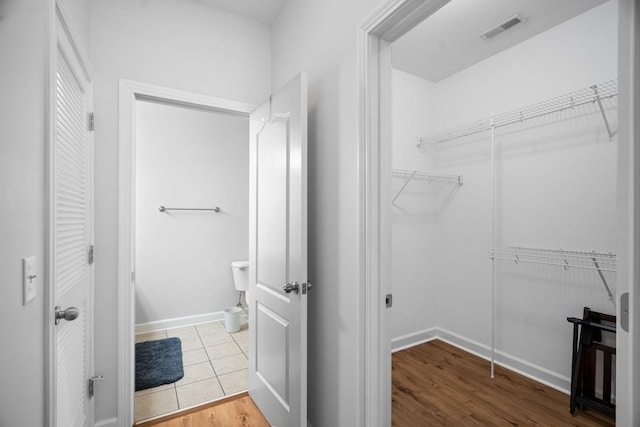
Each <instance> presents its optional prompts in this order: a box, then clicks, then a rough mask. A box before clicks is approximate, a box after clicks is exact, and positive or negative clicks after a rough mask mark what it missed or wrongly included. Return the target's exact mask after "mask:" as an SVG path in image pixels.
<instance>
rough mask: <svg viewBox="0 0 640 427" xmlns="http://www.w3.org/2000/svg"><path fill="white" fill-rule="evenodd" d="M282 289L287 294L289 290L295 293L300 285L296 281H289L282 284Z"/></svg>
mask: <svg viewBox="0 0 640 427" xmlns="http://www.w3.org/2000/svg"><path fill="white" fill-rule="evenodd" d="M283 289H284V291H285V292H286V293H288V294H290V293H291V292H293V293H295V294H297V293H298V290H299V289H300V285H299V284H298V282H291V283H287V284H286V285H284V288H283Z"/></svg>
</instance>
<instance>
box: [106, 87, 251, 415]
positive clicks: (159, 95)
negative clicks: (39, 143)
mask: <svg viewBox="0 0 640 427" xmlns="http://www.w3.org/2000/svg"><path fill="white" fill-rule="evenodd" d="M119 90H120V94H119V95H120V98H119V119H118V125H119V138H118V140H119V142H118V150H119V166H120V168H119V173H118V185H119V189H118V203H119V206H118V420H119V421H120V425H122V426H130V425H133V390H134V386H133V384H134V379H135V375H134V372H135V371H134V363H135V358H134V333H135V326H134V322H135V317H134V294H133V289H134V288H133V286H134V281H133V272H134V265H135V264H134V235H135V232H134V218H135V217H134V201H135V192H134V188H135V169H134V168H135V144H136V141H135V129H136V127H135V125H136V101H138V100H153V101H158V102H162V103H165V104H171V105H178V106H185V107H192V108H198V109H204V110H211V111H218V112H223V113H227V114H236V115H241V116H246V117H248V116H249V114H250V113H251V112H252V111H253V110H254V109H255V106H254V105H251V104H245V103H241V102H235V101H229V100H226V99H222V98H215V97H211V96H207V95H201V94H197V93H192V92H185V91H182V90H177V89H170V88H166V87H160V86H155V85H150V84H147V83H141V82H136V81H132V80H125V79H121V80H120V89H119Z"/></svg>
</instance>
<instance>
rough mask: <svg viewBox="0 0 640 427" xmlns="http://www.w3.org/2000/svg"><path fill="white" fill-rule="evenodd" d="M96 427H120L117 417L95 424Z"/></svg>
mask: <svg viewBox="0 0 640 427" xmlns="http://www.w3.org/2000/svg"><path fill="white" fill-rule="evenodd" d="M93 426H94V427H118V419H117V418H116V417H113V418H107V419H106V420H100V421H96V422H95V423H93Z"/></svg>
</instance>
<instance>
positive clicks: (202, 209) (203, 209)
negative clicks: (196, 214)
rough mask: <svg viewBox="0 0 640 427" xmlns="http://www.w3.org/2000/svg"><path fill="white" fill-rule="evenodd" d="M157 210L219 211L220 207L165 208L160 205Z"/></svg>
mask: <svg viewBox="0 0 640 427" xmlns="http://www.w3.org/2000/svg"><path fill="white" fill-rule="evenodd" d="M158 210H159V211H160V212H166V211H212V212H220V208H219V207H217V206H216V207H215V208H166V207H164V206H160V207H159V208H158Z"/></svg>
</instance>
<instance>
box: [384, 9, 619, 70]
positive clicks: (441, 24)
mask: <svg viewBox="0 0 640 427" xmlns="http://www.w3.org/2000/svg"><path fill="white" fill-rule="evenodd" d="M606 1H607V0H452V1H451V2H450V3H448V4H446V5H445V6H444V7H443V8H442V9H440V10H439V11H438V12H436V13H435V14H434V15H432V16H430V17H429V18H427V19H426V20H425V21H424V22H422V23H421V24H419V25H418V26H416V27H415V28H414V29H412V30H411V31H409V32H408V33H407V34H405V35H404V36H402V37H401V38H400V39H399V40H397V41H396V42H394V43H393V47H392V52H393V53H392V55H393V56H392V58H393V59H392V61H393V67H394V68H396V69H399V70H401V71H405V72H407V73H410V74H413V75H416V76H419V77H422V78H425V79H427V80H431V81H433V82H438V81H440V80H442V79H444V78H446V77H449V76H450V75H452V74H455V73H457V72H458V71H461V70H463V69H465V68H467V67H469V66H471V65H473V64H475V63H477V62H480V61H482V60H483V59H486V58H488V57H490V56H492V55H495V54H496V53H498V52H500V51H502V50H505V49H507V48H509V47H511V46H514V45H516V44H518V43H520V42H523V41H525V40H527V39H528V38H530V37H533V36H535V35H536V34H539V33H542V32H544V31H546V30H548V29H549V28H551V27H554V26H556V25H558V24H560V23H562V22H564V21H566V20H568V19H571V18H573V17H575V16H577V15H579V14H581V13H583V12H586V11H588V10H589V9H592V8H594V7H595V6H598V5H600V4H602V3H605V2H606ZM516 14H519V15H521V16H524V18H525V21H524V22H522V23H520V24H518V25H516V26H514V27H512V28H511V29H509V30H507V31H505V32H503V33H500V34H498V35H497V36H495V37H493V38H491V39H488V40H485V39H483V38H482V37H480V34H482V33H483V32H485V31H486V30H488V29H490V28H492V27H494V26H495V25H497V24H499V23H501V22H503V21H505V20H507V19H509V18H511V17H513V16H514V15H516Z"/></svg>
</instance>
